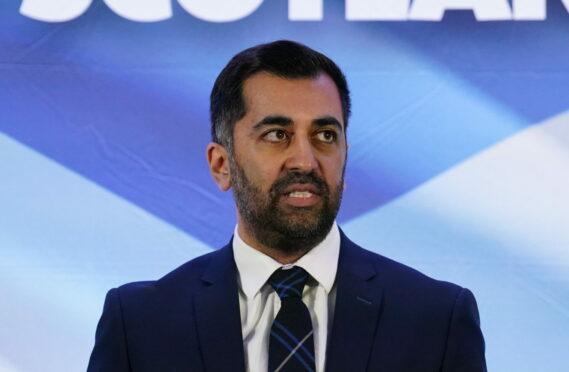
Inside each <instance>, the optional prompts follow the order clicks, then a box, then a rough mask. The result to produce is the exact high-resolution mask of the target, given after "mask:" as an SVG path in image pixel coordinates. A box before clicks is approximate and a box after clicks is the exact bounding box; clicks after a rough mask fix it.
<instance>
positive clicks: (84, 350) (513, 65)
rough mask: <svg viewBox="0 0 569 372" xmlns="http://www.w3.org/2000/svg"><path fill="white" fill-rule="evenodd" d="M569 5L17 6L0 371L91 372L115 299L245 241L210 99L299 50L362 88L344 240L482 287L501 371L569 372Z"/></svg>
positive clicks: (135, 0)
mask: <svg viewBox="0 0 569 372" xmlns="http://www.w3.org/2000/svg"><path fill="white" fill-rule="evenodd" d="M452 4H454V5H452ZM546 5H547V6H546ZM568 6H569V3H568V2H567V0H563V1H559V0H555V1H550V2H547V3H546V1H545V0H514V1H512V3H511V4H510V3H509V2H508V1H506V0H460V1H456V0H453V1H450V0H415V1H413V2H410V1H407V0H357V1H356V0H346V1H318V0H304V1H301V0H290V1H286V0H266V1H263V0H243V1H240V2H236V1H229V0H210V1H206V0H179V1H169V0H107V1H102V0H94V1H91V0H26V1H15V0H6V1H1V2H0V371H1V372H64V371H71V372H75V371H81V370H84V369H85V367H86V364H87V360H88V357H89V353H90V350H91V348H92V346H93V341H94V332H95V327H96V323H97V320H98V317H99V315H100V312H101V310H102V304H103V299H104V295H105V293H106V291H107V290H108V289H109V288H111V287H114V286H117V285H120V284H122V283H125V282H128V281H135V280H144V279H156V278H159V277H160V276H162V275H163V274H165V273H167V272H168V271H170V270H171V269H173V268H175V267H177V266H179V265H180V264H182V263H183V262H185V261H187V260H189V259H192V258H193V257H196V256H198V255H201V254H203V253H206V252H209V251H211V250H214V249H217V248H219V247H220V246H221V245H223V244H225V243H226V242H227V240H228V239H229V237H230V235H231V233H232V230H233V227H234V223H235V217H234V216H235V212H234V209H233V206H232V199H231V195H230V193H222V192H220V191H219V190H218V189H217V188H216V187H215V185H214V183H213V182H212V180H211V177H210V175H209V173H208V171H207V167H206V162H205V146H206V145H207V143H208V142H209V130H210V129H209V118H208V96H209V91H210V89H211V86H212V83H213V81H214V79H215V77H216V75H217V74H218V73H219V71H220V70H221V68H222V67H223V66H224V65H225V63H226V62H227V61H228V60H229V58H231V56H233V55H234V54H235V53H237V52H238V51H240V50H242V49H244V48H247V47H249V46H252V45H254V44H258V43H261V42H268V41H272V40H276V39H283V38H284V39H293V40H297V41H300V42H302V43H305V44H307V45H309V46H311V47H313V48H315V49H317V50H320V51H322V52H324V53H326V54H327V55H329V56H330V57H331V58H333V59H334V60H335V61H336V62H337V63H338V64H339V65H340V66H341V68H343V69H344V71H345V72H346V75H347V78H348V81H349V84H350V88H351V91H352V96H353V115H352V118H351V121H350V126H349V129H348V139H349V142H350V144H351V147H350V150H349V159H348V160H349V161H348V168H347V173H346V182H347V190H346V192H345V198H344V202H343V206H342V210H341V213H340V215H339V218H338V221H339V224H340V225H341V226H342V227H343V229H344V230H345V231H346V232H347V234H348V235H349V236H350V237H351V238H352V239H353V240H355V241H356V242H357V243H359V244H360V245H363V246H364V247H367V248H368V249H370V250H373V251H375V252H378V253H380V254H382V255H385V256H388V257H390V258H393V259H395V260H398V261H401V262H403V263H405V264H408V265H411V266H413V267H415V268H417V269H419V270H421V271H423V272H424V273H426V274H428V275H430V276H432V277H435V278H438V279H443V280H448V281H453V282H456V283H458V284H460V285H462V286H466V287H468V288H470V289H472V290H473V292H474V293H475V295H476V297H477V300H478V305H479V309H480V313H481V319H482V328H483V331H484V334H485V337H486V343H487V359H488V366H489V370H491V371H507V372H509V371H528V372H529V371H568V370H569V353H567V350H569V232H568V229H569V14H568V12H567V7H568ZM452 7H454V8H459V9H451V8H452Z"/></svg>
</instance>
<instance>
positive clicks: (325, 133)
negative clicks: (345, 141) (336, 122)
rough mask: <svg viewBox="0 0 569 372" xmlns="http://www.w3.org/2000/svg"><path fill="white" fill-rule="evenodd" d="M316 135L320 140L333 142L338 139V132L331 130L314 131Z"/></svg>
mask: <svg viewBox="0 0 569 372" xmlns="http://www.w3.org/2000/svg"><path fill="white" fill-rule="evenodd" d="M316 137H317V138H318V139H319V140H320V141H322V142H326V143H333V142H336V140H337V139H338V134H337V133H336V132H334V131H333V130H322V131H320V132H318V133H316Z"/></svg>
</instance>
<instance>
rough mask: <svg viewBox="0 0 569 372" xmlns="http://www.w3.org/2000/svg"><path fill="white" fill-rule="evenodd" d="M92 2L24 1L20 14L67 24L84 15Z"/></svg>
mask: <svg viewBox="0 0 569 372" xmlns="http://www.w3.org/2000/svg"><path fill="white" fill-rule="evenodd" d="M91 1H92V0H24V1H22V5H21V6H20V13H21V14H23V15H25V16H26V17H30V18H33V19H37V20H38V21H44V22H65V21H69V20H72V19H74V18H77V17H79V16H80V15H81V14H83V13H84V12H85V11H86V10H87V8H88V7H89V5H91Z"/></svg>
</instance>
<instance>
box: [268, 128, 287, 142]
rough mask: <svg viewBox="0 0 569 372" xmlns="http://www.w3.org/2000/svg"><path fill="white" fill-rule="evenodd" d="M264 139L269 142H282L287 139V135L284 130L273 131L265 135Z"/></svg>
mask: <svg viewBox="0 0 569 372" xmlns="http://www.w3.org/2000/svg"><path fill="white" fill-rule="evenodd" d="M263 138H264V139H265V140H267V141H269V142H281V141H284V140H285V139H286V138H287V133H286V132H285V131H284V130H282V129H273V130H271V131H268V132H267V133H265V134H264V135H263Z"/></svg>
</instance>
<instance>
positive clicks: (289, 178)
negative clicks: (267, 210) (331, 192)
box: [270, 172, 328, 196]
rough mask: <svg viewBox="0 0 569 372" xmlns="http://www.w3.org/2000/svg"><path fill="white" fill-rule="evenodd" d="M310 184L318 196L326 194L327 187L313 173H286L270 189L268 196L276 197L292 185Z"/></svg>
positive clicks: (320, 178)
mask: <svg viewBox="0 0 569 372" xmlns="http://www.w3.org/2000/svg"><path fill="white" fill-rule="evenodd" d="M295 183H296V184H312V185H313V186H315V187H316V188H317V190H318V192H319V193H320V194H323V195H325V194H327V193H328V186H327V185H326V182H324V180H323V179H322V177H320V176H319V175H317V174H316V173H314V172H309V173H297V172H291V173H287V174H286V175H284V176H283V177H281V178H280V179H278V180H277V181H276V182H275V183H274V184H273V185H272V186H271V189H270V195H272V196H276V195H281V194H282V193H284V190H285V189H286V188H287V187H289V186H290V185H293V184H295Z"/></svg>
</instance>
